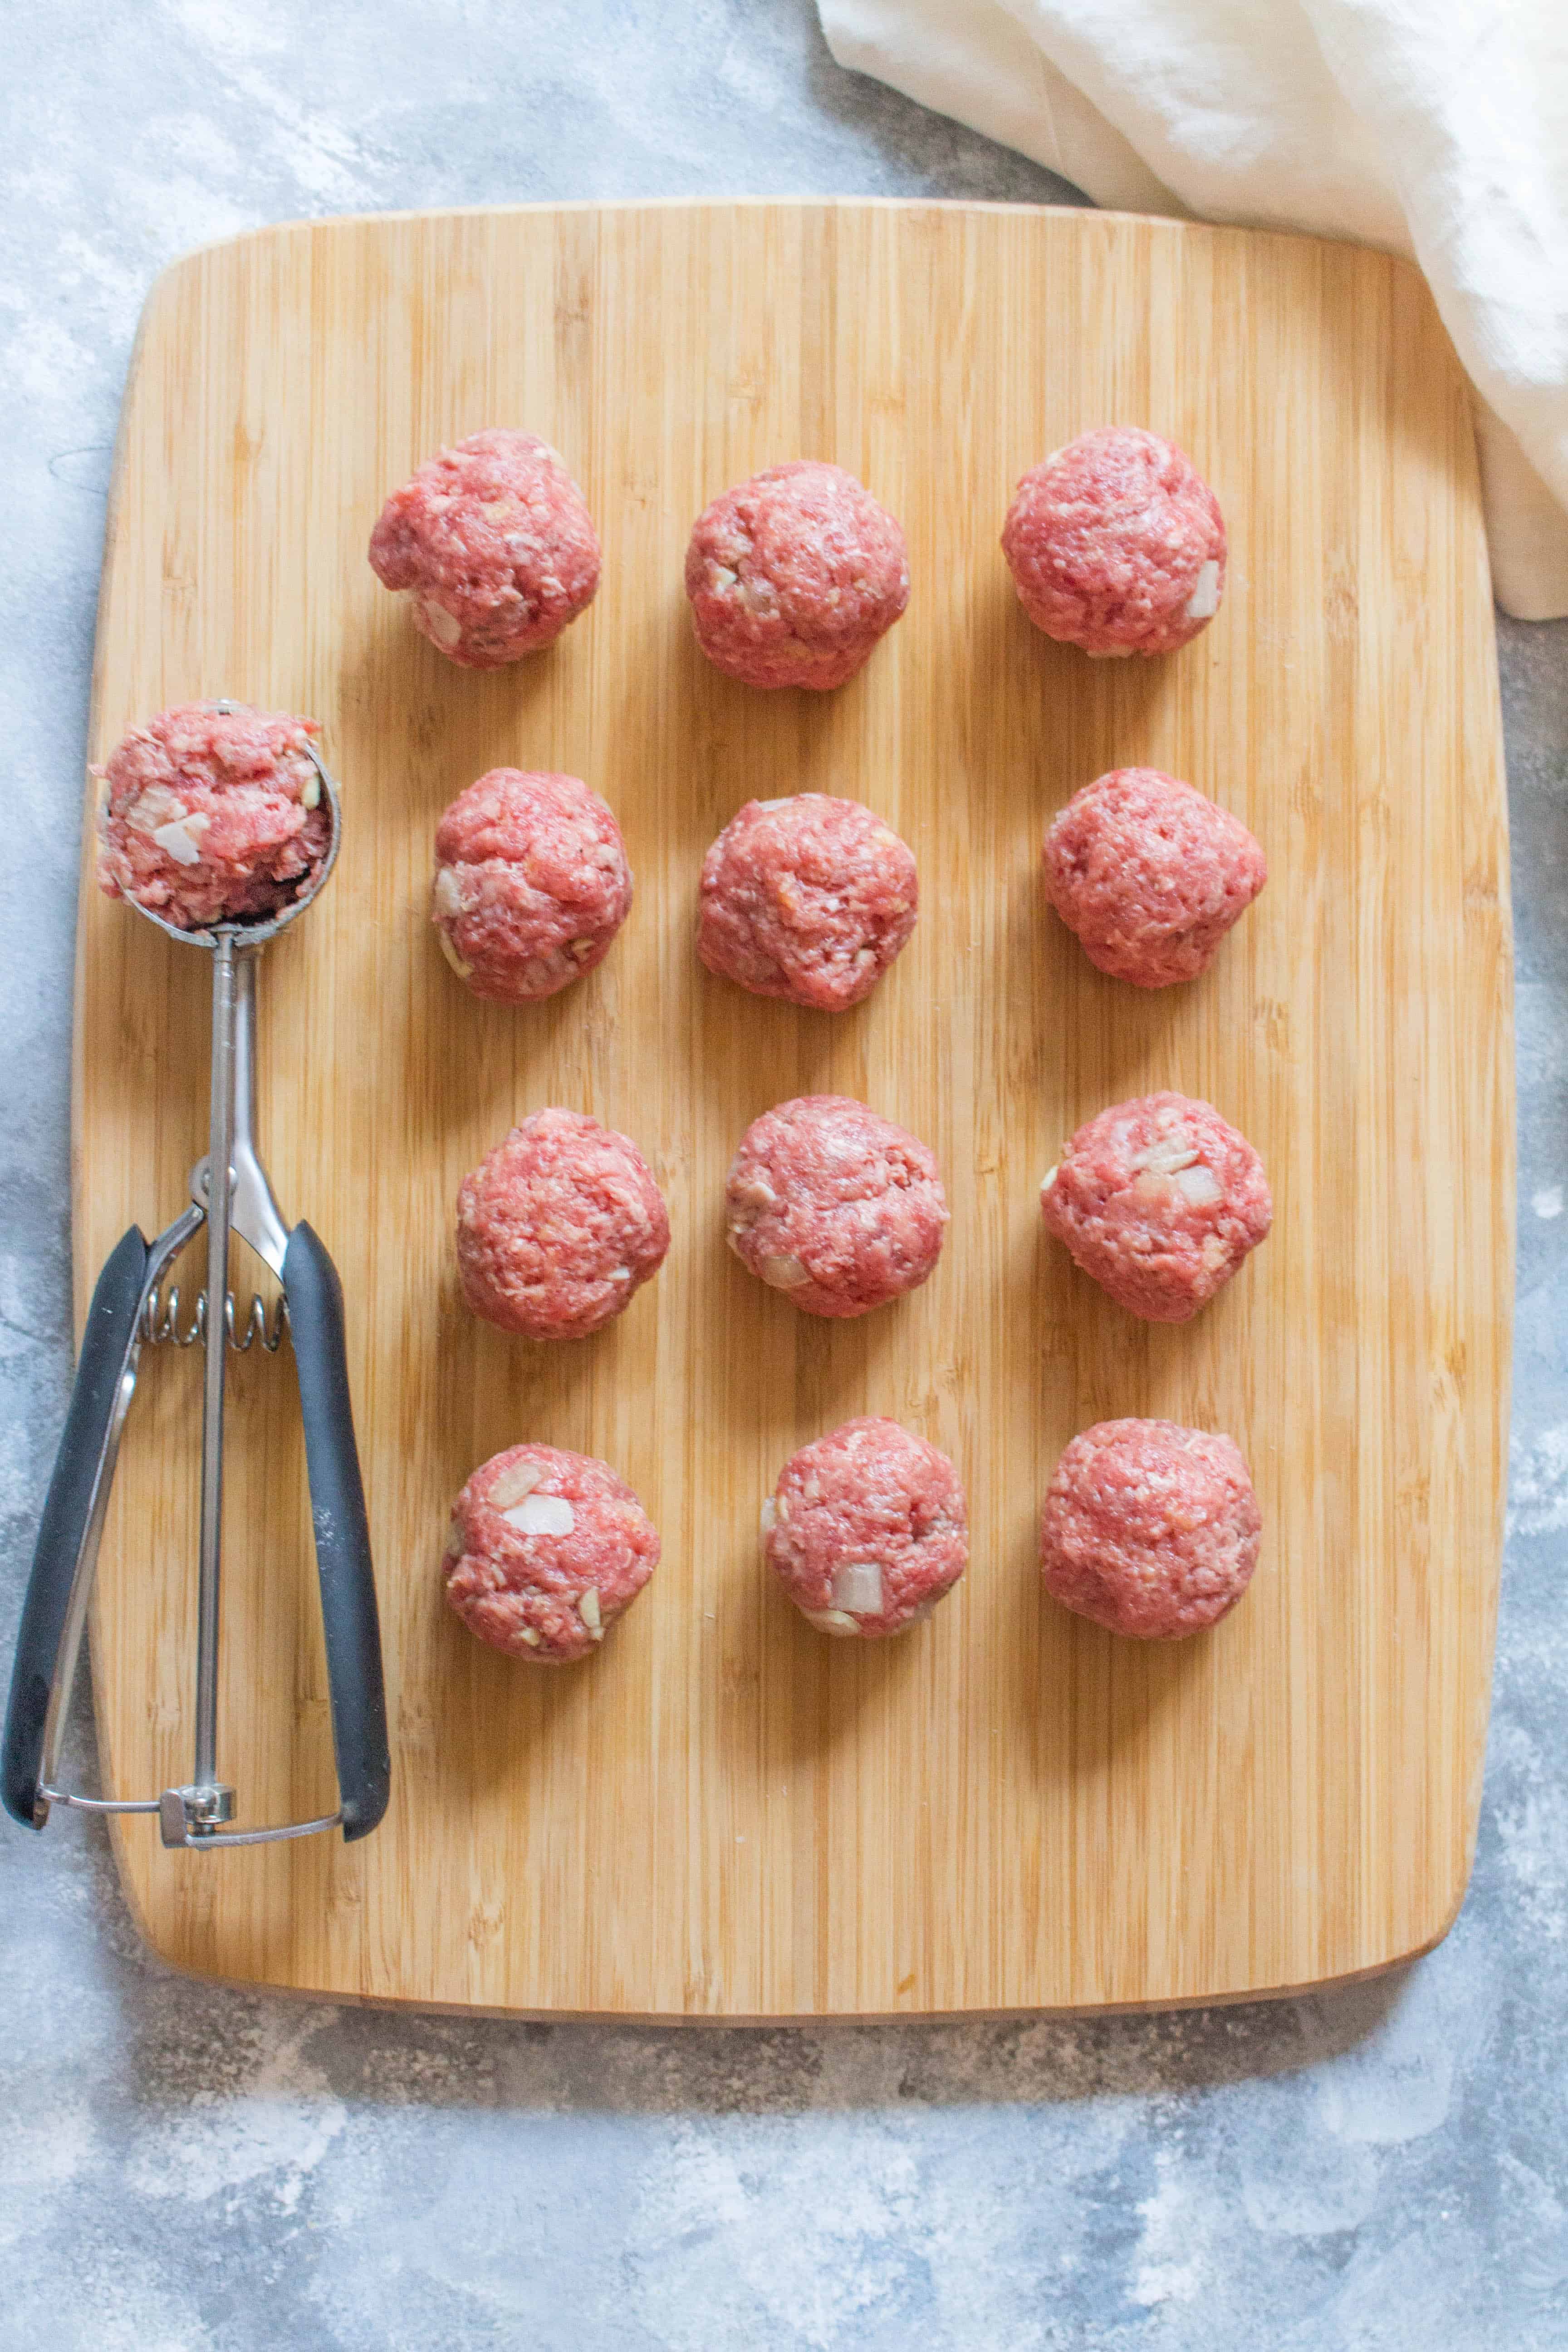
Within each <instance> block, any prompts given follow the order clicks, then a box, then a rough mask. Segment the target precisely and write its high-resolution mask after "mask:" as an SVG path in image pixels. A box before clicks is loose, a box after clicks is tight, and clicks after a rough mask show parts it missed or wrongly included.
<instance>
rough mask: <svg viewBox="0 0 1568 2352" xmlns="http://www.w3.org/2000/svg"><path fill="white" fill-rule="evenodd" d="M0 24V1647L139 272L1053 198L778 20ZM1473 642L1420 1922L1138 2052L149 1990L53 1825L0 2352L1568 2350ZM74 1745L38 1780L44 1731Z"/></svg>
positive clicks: (1536, 965)
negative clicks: (1460, 1275)
mask: <svg viewBox="0 0 1568 2352" xmlns="http://www.w3.org/2000/svg"><path fill="white" fill-rule="evenodd" d="M0 20H3V22H4V26H5V64H6V70H5V77H4V81H3V83H0V120H3V122H4V142H3V144H0V177H3V182H4V190H5V197H4V202H5V226H6V232H7V233H6V236H5V244H4V247H3V249H0V338H3V346H4V359H3V362H0V481H3V484H4V501H5V512H6V513H8V514H9V516H10V517H11V520H10V523H9V525H8V526H7V530H8V546H9V553H8V555H7V557H6V560H5V564H4V565H3V566H0V607H3V614H4V619H3V625H0V646H3V647H4V654H3V655H0V719H3V723H4V732H5V744H6V759H5V789H6V791H7V793H8V795H9V798H8V805H9V806H10V808H11V810H12V813H13V814H14V816H15V817H16V839H15V840H14V842H13V844H12V846H11V850H10V852H9V853H8V855H7V856H6V858H5V860H4V861H3V863H0V1101H3V1102H4V1104H5V1119H4V1123H3V1128H0V1201H3V1204H4V1214H3V1222H0V1244H3V1249H4V1256H3V1260H0V1379H3V1381H4V1412H3V1414H0V1449H3V1450H0V1508H3V1510H4V1514H5V1550H4V1567H3V1571H0V1656H4V1657H5V1658H7V1659H8V1657H9V1653H10V1644H11V1640H12V1636H13V1634H14V1632H15V1627H16V1611H17V1607H18V1603H19V1600H20V1594H21V1588H22V1580H23V1574H24V1569H25V1564H26V1557H27V1554H28V1550H29V1548H30V1542H31V1535H32V1529H33V1525H34V1521H35V1518H36V1516H37V1508H38V1505H39V1501H40V1498H41V1496H42V1493H43V1487H44V1483H45V1480H46V1477H47V1468H48V1463H49V1459H50V1455H51V1452H52V1448H53V1444H54V1441H55V1438H56V1435H57V1433H58V1427H59V1423H60V1417H61V1414H62V1412H63V1409H64V1401H65V1396H66V1391H67V1386H68V1376H69V1362H70V1350H69V1339H68V1301H67V1247H66V1244H67V1234H66V1200H67V1175H68V1134H67V1110H68V1015H69V994H70V981H71V940H72V920H73V895H74V889H75V878H76V864H77V853H78V821H79V820H78V810H79V776H80V761H81V753H82V743H83V739H84V734H85V728H86V717H87V697H88V683H89V665H90V658H91V646H92V627H93V605H94V595H95V590H96V583H97V568H98V561H99V553H100V539H101V530H102V520H103V493H104V488H105V484H106V481H107V477H108V471H109V465H110V444H111V441H112V437H113V432H114V424H115V415H116V411H117V407H118V403H119V398H120V392H121V384H122V382H123V378H124V373H125V368H126V362H127V358H128V356H129V352H130V348H131V341H132V334H133V331H134V329H135V323H136V316H137V312H138V310H139V308H140V305H141V302H142V297H143V295H144V293H145V291H146V289H147V287H148V285H149V283H150V281H151V279H152V278H153V276H154V274H155V273H156V272H157V271H158V270H159V269H160V268H162V267H163V264H164V263H165V262H166V261H168V260H170V259H172V258H173V257H174V256H175V255H176V254H178V253H180V252H181V251H183V250H184V249H185V248H187V247H191V246H194V245H196V244H200V243H203V242H205V241H207V240H209V239H211V238H214V237H218V236H225V235H226V234H228V233H229V232H231V231H234V230H237V229H242V228H247V227H249V226H254V225H257V224H259V223H262V222H266V221H270V220H277V219H282V218H286V217H289V216H297V215H304V214H324V213H333V212H344V211H368V210H374V209H380V208H384V207H395V206H403V205H410V206H417V205H447V204H479V203H489V202H496V201H507V200H523V199H528V198H536V199H537V198H550V197H567V196H611V195H640V194H741V193H749V194H794V193H803V192H827V193H836V194H857V193H866V194H934V195H942V196H973V197H1000V198H1013V199H1023V200H1028V201H1034V202H1038V201H1041V200H1047V201H1048V200H1051V199H1054V198H1059V197H1061V196H1062V195H1063V194H1066V193H1068V192H1066V191H1064V190H1063V189H1062V187H1061V186H1060V184H1059V183H1057V182H1055V181H1053V180H1051V179H1050V177H1049V176H1048V175H1047V173H1042V172H1040V171H1037V170H1036V169H1035V168H1034V166H1032V165H1031V164H1028V163H1025V162H1024V161H1022V160H1021V159H1020V158H1018V157H1016V156H1014V155H1010V154H1007V153H1005V152H1003V151H1001V150H1000V149H997V148H994V147H992V146H990V145H988V144H987V143H986V142H984V140H981V139H977V138H975V137H973V136H972V135H971V134H969V133H968V132H966V131H961V130H959V129H957V128H955V127H954V126H953V125H952V124H951V123H948V122H944V121H941V120H939V119H938V118H936V117H934V116H931V115H928V114H925V113H922V112H921V110H920V109H918V108H916V107H913V106H910V105H908V104H906V103H905V102H904V101H903V100H900V99H897V98H895V97H893V96H891V95H890V94H889V93H888V92H887V91H885V90H882V89H879V88H877V87H875V86H873V85H871V84H868V83H866V82H864V81H861V80H858V79H855V78H853V77H851V76H848V75H845V74H842V73H840V72H839V71H838V70H837V68H836V67H835V66H834V65H833V63H832V62H831V60H830V58H828V56H827V53H826V49H825V47H823V44H822V41H821V37H820V35H819V34H818V32H817V30H816V19H815V16H814V14H813V11H812V8H811V6H810V5H809V0H664V5H660V0H337V5H334V6H332V7H331V8H323V7H321V6H319V5H315V6H310V5H305V0H156V5H154V0H73V5H71V6H69V7H62V6H58V5H57V6H51V7H44V8H34V9H25V8H23V7H21V6H19V5H11V6H9V7H7V8H5V10H4V11H3V12H0ZM1500 638H1501V659H1502V676H1503V688H1504V701H1505V709H1506V713H1507V726H1508V748H1509V772H1510V793H1511V806H1512V819H1513V829H1514V836H1513V837H1514V890H1515V904H1516V915H1517V926H1518V947H1519V982H1520V988H1519V1057H1520V1058H1519V1076H1520V1117H1521V1176H1520V1186H1521V1201H1520V1229H1521V1230H1520V1288H1519V1319H1518V1342H1517V1351H1516V1365H1515V1403H1514V1440H1513V1447H1514V1451H1513V1483H1512V1502H1511V1514H1510V1539H1509V1549H1508V1557H1507V1565H1506V1570H1505V1577H1504V1589H1503V1607H1502V1621H1501V1632H1500V1644H1499V1651H1498V1667H1497V1690H1496V1707H1495V1714H1494V1717H1493V1724H1492V1735H1491V1746H1490V1754H1489V1767H1488V1773H1487V1781H1486V1792H1485V1801H1484V1805H1483V1810H1482V1816H1481V1830H1480V1848H1479V1860H1478V1863H1477V1867H1476V1874H1475V1879H1474V1883H1473V1885H1472V1888H1471V1892H1470V1895H1469V1899H1468V1902H1467V1904H1466V1906H1465V1908H1464V1911H1463V1913H1462V1915H1461V1916H1460V1919H1459V1922H1458V1926H1457V1927H1455V1929H1454V1931H1453V1933H1452V1935H1451V1936H1450V1937H1448V1939H1447V1942H1446V1943H1445V1944H1443V1945H1442V1946H1441V1947H1440V1948H1439V1949H1438V1950H1437V1951H1436V1952H1435V1953H1434V1954H1433V1955H1432V1956H1431V1957H1430V1958H1428V1959H1426V1961H1424V1962H1422V1963H1421V1964H1420V1965H1419V1966H1417V1967H1415V1968H1414V1969H1410V1970H1409V1971H1407V1972H1405V1973H1404V1974H1403V1975H1401V1976H1398V1977H1394V1978H1391V1979H1384V1980H1382V1981H1381V1982H1378V1983H1375V1984H1373V1985H1369V1986H1364V1987H1362V1988H1359V1989H1357V1990H1352V1991H1346V1992H1340V1993H1335V1994H1331V1995H1325V1996H1322V1997H1320V1998H1317V1999H1313V2000H1298V2001H1291V2002H1286V2003H1281V2004H1278V2005H1275V2006H1259V2007H1256V2008H1247V2009H1235V2010H1227V2011H1214V2012H1189V2013H1186V2014H1182V2015H1175V2016H1166V2017H1154V2018H1147V2019H1131V2020H1100V2021H1087V2022H1077V2023H1075V2022H1071V2021H1059V2020H1051V2019H1045V2020H1038V2021H1029V2022H1022V2023H1009V2024H996V2023H984V2024H973V2025H962V2024H960V2025H942V2026H918V2025H910V2026H899V2027H845V2026H835V2027H817V2028H799V2029H790V2030H787V2031H752V2030H743V2031H733V2030H730V2031H721V2030H708V2029H700V2028H693V2027H687V2028H674V2029H669V2030H655V2029H649V2028H620V2027H608V2026H597V2027H595V2026H584V2025H569V2026H541V2025H517V2024H510V2025H509V2024H502V2023H489V2022H475V2021H450V2020H444V2019H440V2018H433V2017H426V2016H420V2015H414V2014H401V2013H386V2012H379V2011H365V2010H352V2009H331V2008H325V2007H318V2006H313V2005H310V2004H304V2003H300V2002H291V2001H285V2000H274V1999H249V1998H246V1997H243V1996H239V1995H237V1994H234V1993H230V1992H227V1991H223V1990H214V1989H212V1988H210V1987H207V1986H204V1985H202V1984H198V1983H190V1982H186V1981H184V1979H178V1978H176V1977H174V1976H173V1975H172V1974H170V1973H169V1972H168V1971H167V1970H165V1969H163V1968H162V1967H161V1966H160V1965H159V1964H157V1963H156V1962H154V1961H153V1960H152V1959H150V1958H148V1956H147V1954H146V1953H145V1952H144V1951H143V1950H142V1948H141V1946H140V1945H139V1943H138V1941H137V1938H136V1935H135V1932H134V1930H133V1928H132V1924H131V1921H130V1919H129V1917H128V1916H127V1915H126V1912H125V1909H124V1906H123V1905H122V1903H121V1899H120V1896H119V1894H118V1891H117V1887H116V1884H115V1878H114V1873H113V1869H112V1866H111V1864H110V1859H109V1854H108V1849H107V1845H106V1843H105V1841H104V1839H103V1838H102V1836H101V1835H100V1834H99V1833H97V1832H95V1831H94V1830H93V1829H92V1828H91V1827H90V1826H89V1825H86V1824H84V1823H83V1822H80V1821H79V1820H66V1821H64V1822H60V1823H59V1824H58V1826H57V1827H56V1828H54V1829H52V1830H51V1831H50V1832H49V1834H48V1836H47V1838H46V1839H43V1840H37V1841H33V1840H30V1839H28V1838H26V1836H24V1835H23V1833H22V1832H19V1831H15V1830H12V1829H10V1828H9V1826H8V1825H0V1889H3V1892H0V2000H3V2002H4V2007H5V2015H6V2017H7V2019H8V2024H7V2026H6V2028H5V2032H4V2034H3V2035H0V2118H3V2123H0V2189H3V2194H0V2279H3V2281H4V2284H3V2285H0V2352H208V2347H211V2352H296V2347H299V2348H300V2352H306V2347H309V2352H449V2347H453V2346H457V2345H468V2344H479V2343H498V2344H504V2345H507V2346H509V2347H526V2352H612V2347H613V2352H753V2347H764V2346H765V2347H769V2352H825V2347H851V2346H853V2347H875V2352H884V2347H885V2352H909V2347H914V2346H917V2345H918V2346H920V2347H922V2352H1037V2347H1073V2352H1079V2347H1097V2352H1098V2347H1118V2348H1119V2352H1120V2347H1138V2352H1200V2347H1201V2352H1244V2347H1245V2352H1252V2347H1267V2352H1301V2347H1314V2352H1316V2347H1323V2352H1341V2347H1349V2348H1350V2352H1496V2347H1508V2348H1509V2352H1544V2347H1561V2346H1568V2219H1565V2211H1564V2208H1565V2205H1568V2112H1565V2109H1568V2098H1565V2085H1568V2071H1565V2068H1564V2063H1563V2062H1564V2058H1565V2056H1568V2025H1565V2023H1564V2020H1565V2017H1568V1755H1565V1753H1564V1749H1565V1746H1568V1743H1565V1741H1564V1738H1563V1689H1564V1682H1565V1675H1568V1641H1565V1637H1564V1625H1565V1622H1568V1612H1565V1607H1564V1597H1563V1589H1562V1588H1563V1545H1564V1539H1565V1531H1568V1217H1565V1216H1564V1214H1563V1209H1564V1202H1565V1198H1568V624H1557V625H1537V626H1527V625H1515V624H1508V623H1504V624H1502V625H1501V629H1500ZM1455 1148H1456V1150H1464V1149H1465V1139H1464V1138H1462V1137H1460V1138H1457V1139H1456V1145H1455ZM77 1738H78V1744H79V1748H80V1749H81V1750H82V1752H83V1754H84V1756H85V1755H86V1754H87V1753H88V1752H89V1750H88V1743H89V1740H90V1725H89V1723H88V1722H87V1720H86V1718H85V1717H83V1718H82V1720H81V1722H80V1723H79V1726H78V1727H77Z"/></svg>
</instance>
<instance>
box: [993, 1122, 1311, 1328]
mask: <svg viewBox="0 0 1568 2352" xmlns="http://www.w3.org/2000/svg"><path fill="white" fill-rule="evenodd" d="M1040 1213H1041V1214H1042V1215H1043V1216H1044V1218H1045V1221H1046V1224H1047V1229H1048V1230H1049V1231H1050V1232H1051V1233H1053V1234H1055V1235H1056V1237H1057V1239H1058V1241H1060V1242H1065V1243H1066V1244H1067V1245H1068V1249H1069V1250H1070V1251H1071V1252H1072V1254H1073V1255H1074V1257H1075V1258H1076V1259H1077V1260H1078V1263H1079V1265H1081V1266H1082V1268H1083V1270H1084V1272H1085V1274H1089V1275H1092V1276H1093V1277H1094V1279H1095V1281H1096V1282H1098V1283H1099V1285H1100V1288H1101V1289H1102V1290H1105V1291H1109V1293H1110V1297H1112V1298H1114V1299H1115V1300H1116V1302H1117V1304H1118V1306H1120V1307H1127V1308H1129V1309H1130V1310H1131V1313H1132V1314H1134V1315H1142V1317H1143V1318H1144V1320H1145V1321H1146V1322H1149V1323H1184V1322H1185V1321H1186V1320H1187V1318H1188V1317H1189V1316H1190V1315H1195V1314H1196V1313H1197V1311H1198V1308H1199V1307H1202V1306H1204V1305H1205V1304H1206V1302H1207V1301H1208V1300H1209V1299H1211V1298H1212V1297H1214V1295H1215V1291H1216V1290H1219V1289H1222V1288H1223V1287H1224V1286H1225V1285H1226V1283H1227V1282H1228V1281H1229V1280H1230V1277H1231V1276H1232V1275H1233V1274H1234V1273H1235V1272H1236V1270H1237V1266H1238V1265H1240V1264H1241V1261H1242V1259H1243V1258H1244V1257H1245V1256H1246V1255H1247V1252H1248V1250H1253V1249H1256V1248H1257V1247H1258V1243H1259V1242H1260V1241H1262V1239H1263V1238H1264V1236H1265V1234H1267V1233H1268V1228H1269V1226H1270V1224H1271V1223H1273V1221H1274V1203H1273V1202H1272V1201H1271V1200H1270V1199H1269V1197H1268V1182H1267V1181H1266V1180H1265V1177H1264V1174H1263V1162H1262V1160H1259V1158H1258V1154H1257V1152H1256V1151H1254V1150H1253V1148H1252V1146H1251V1144H1250V1143H1248V1141H1247V1138H1246V1137H1245V1136H1244V1135H1238V1134H1237V1131H1236V1129H1235V1128H1234V1127H1229V1126H1227V1125H1226V1121H1225V1120H1224V1119H1223V1118H1221V1117H1220V1115H1219V1113H1218V1111H1217V1110H1215V1108H1214V1106H1213V1105H1212V1104H1211V1103H1206V1102H1197V1101H1194V1098H1193V1097H1192V1096H1190V1095H1173V1094H1163V1095H1144V1096H1142V1097H1140V1098H1139V1099H1138V1100H1137V1101H1134V1102H1124V1103H1117V1104H1116V1105H1115V1106H1114V1107H1113V1108H1111V1109H1110V1110H1102V1111H1101V1112H1100V1117H1099V1118H1091V1119H1090V1120H1089V1122H1088V1123H1087V1125H1085V1126H1083V1127H1080V1128H1079V1131H1078V1133H1077V1134H1076V1135H1075V1136H1074V1137H1073V1139H1072V1141H1071V1142H1070V1143H1069V1144H1068V1146H1067V1148H1066V1150H1064V1151H1063V1153H1062V1156H1061V1159H1060V1160H1059V1162H1058V1165H1057V1166H1056V1167H1055V1168H1053V1169H1052V1170H1051V1171H1050V1173H1049V1174H1048V1175H1047V1178H1046V1181H1045V1182H1044V1183H1043V1184H1042V1185H1041V1187H1040Z"/></svg>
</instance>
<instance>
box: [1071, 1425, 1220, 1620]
mask: <svg viewBox="0 0 1568 2352" xmlns="http://www.w3.org/2000/svg"><path fill="white" fill-rule="evenodd" d="M1262 1524H1263V1522H1262V1518H1261V1516H1260V1514H1259V1512H1258V1497H1257V1496H1256V1495H1255V1494H1254V1493H1253V1491H1252V1480H1251V1479H1250V1477H1249V1476H1248V1475H1247V1465H1246V1463H1245V1462H1244V1461H1243V1460H1242V1458H1241V1454H1240V1453H1239V1452H1238V1450H1237V1447H1236V1445H1235V1444H1233V1442H1232V1441H1231V1439H1229V1438H1228V1437H1211V1436H1209V1435H1208V1434H1207V1433H1206V1432H1205V1431H1204V1430H1201V1429H1184V1428H1182V1427H1181V1425H1180V1424H1179V1423H1176V1422H1173V1421H1102V1422H1100V1423H1098V1424H1097V1425H1096V1427H1094V1428H1093V1429H1086V1430H1085V1431H1084V1432H1083V1433H1082V1435H1081V1436H1079V1437H1075V1438H1074V1439H1073V1441H1072V1443H1071V1444H1070V1445H1069V1446H1068V1449H1067V1451H1066V1453H1065V1454H1063V1455H1062V1458H1061V1460H1060V1461H1059V1462H1058V1465H1057V1467H1056V1475H1055V1476H1054V1477H1053V1478H1052V1480H1051V1483H1050V1486H1049V1489H1048V1490H1047V1496H1046V1508H1045V1516H1044V1517H1043V1519H1042V1521H1041V1525H1040V1571H1041V1574H1042V1576H1043V1577H1044V1579H1045V1585H1046V1590H1047V1592H1049V1593H1050V1594H1052V1595H1053V1597H1054V1598H1055V1599H1056V1600H1058V1601H1061V1602H1062V1603H1063V1604H1064V1606H1065V1607H1067V1608H1068V1609H1072V1610H1076V1611H1077V1612H1078V1614H1079V1616H1080V1617H1091V1618H1092V1619H1093V1620H1094V1622H1095V1623H1096V1624H1097V1625H1109V1626H1110V1630H1111V1632H1112V1633H1131V1634H1133V1635H1135V1636H1136V1637H1137V1638H1138V1639H1139V1640H1140V1641H1144V1642H1174V1641H1179V1640H1180V1639H1181V1637H1182V1636H1183V1634H1184V1633H1201V1632H1202V1631H1203V1629H1204V1627H1205V1625H1213V1624H1215V1622H1217V1620H1218V1619H1220V1618H1221V1617H1223V1616H1224V1615H1225V1613H1226V1611H1227V1610H1229V1609H1234V1608H1235V1606H1236V1604H1237V1601H1239V1600H1240V1598H1241V1596H1242V1594H1243V1593H1244V1592H1245V1591H1246V1590H1247V1584H1248V1583H1249V1581H1250V1580H1251V1576H1252V1571H1253V1570H1254V1569H1255V1568H1256V1567H1257V1565H1258V1538H1259V1531H1260V1529H1261V1528H1262Z"/></svg>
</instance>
